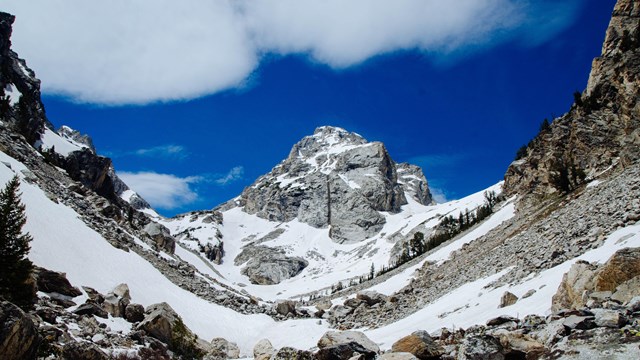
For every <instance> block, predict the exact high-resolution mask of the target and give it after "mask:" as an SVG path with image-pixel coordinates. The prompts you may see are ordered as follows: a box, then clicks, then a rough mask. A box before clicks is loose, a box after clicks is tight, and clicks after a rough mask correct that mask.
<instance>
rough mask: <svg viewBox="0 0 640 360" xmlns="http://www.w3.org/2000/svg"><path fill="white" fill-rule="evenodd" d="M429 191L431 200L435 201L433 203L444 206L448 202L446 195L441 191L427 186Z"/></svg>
mask: <svg viewBox="0 0 640 360" xmlns="http://www.w3.org/2000/svg"><path fill="white" fill-rule="evenodd" d="M429 191H430V192H431V197H433V200H435V202H437V203H438V204H444V203H446V202H448V201H449V200H448V199H447V195H446V194H445V192H444V191H443V190H441V189H439V188H435V187H433V186H431V185H429Z"/></svg>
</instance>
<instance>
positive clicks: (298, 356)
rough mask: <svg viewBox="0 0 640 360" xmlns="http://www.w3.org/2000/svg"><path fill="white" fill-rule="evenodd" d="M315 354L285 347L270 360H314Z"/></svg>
mask: <svg viewBox="0 0 640 360" xmlns="http://www.w3.org/2000/svg"><path fill="white" fill-rule="evenodd" d="M313 359H314V357H313V354H312V353H310V352H309V351H305V350H298V349H294V348H292V347H283V348H282V349H280V350H278V351H277V352H276V353H275V354H273V355H272V356H271V359H270V360H313Z"/></svg>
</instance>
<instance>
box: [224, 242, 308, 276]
mask: <svg viewBox="0 0 640 360" xmlns="http://www.w3.org/2000/svg"><path fill="white" fill-rule="evenodd" d="M245 262H246V265H245V266H244V268H242V274H243V275H246V276H247V277H249V281H251V283H252V284H259V285H274V284H278V283H280V282H281V281H282V280H286V279H289V278H292V277H294V276H296V275H298V274H299V273H300V272H301V271H302V270H304V269H305V268H306V267H307V265H309V262H308V261H306V260H305V259H302V258H299V257H288V256H286V255H285V254H284V251H282V250H278V249H273V248H269V247H266V246H247V247H245V248H244V250H242V252H241V253H240V254H238V256H237V257H236V258H235V259H234V263H235V264H236V265H241V264H243V263H245Z"/></svg>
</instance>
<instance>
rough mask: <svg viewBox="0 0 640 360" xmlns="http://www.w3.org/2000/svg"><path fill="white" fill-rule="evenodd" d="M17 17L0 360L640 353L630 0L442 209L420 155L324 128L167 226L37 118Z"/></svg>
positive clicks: (10, 66) (639, 94)
mask: <svg viewBox="0 0 640 360" xmlns="http://www.w3.org/2000/svg"><path fill="white" fill-rule="evenodd" d="M13 21H14V17H13V16H12V15H9V14H5V13H0V90H1V91H2V94H0V183H1V184H12V183H13V184H18V186H19V190H18V191H17V192H16V194H18V195H16V196H15V197H13V198H12V199H10V200H11V201H9V200H5V199H7V195H5V192H6V191H9V190H4V191H3V192H2V194H0V198H1V199H3V200H2V201H3V202H4V203H3V206H2V209H0V210H1V211H0V215H2V216H6V215H3V214H5V213H6V212H5V210H4V209H5V208H7V209H10V210H11V211H10V212H9V213H10V214H13V215H12V216H13V217H12V219H13V221H6V220H3V221H4V222H2V223H1V224H2V225H3V227H2V228H1V229H0V230H2V231H5V232H6V233H7V234H10V235H13V237H11V240H12V241H14V242H13V244H18V245H19V244H20V242H19V241H17V240H16V239H15V238H16V234H15V230H16V226H15V225H13V224H18V225H19V224H20V223H21V222H20V221H19V218H20V216H19V215H20V214H22V215H24V217H25V219H26V223H25V224H24V226H22V227H21V231H23V232H24V233H25V234H26V233H28V234H29V236H27V237H20V238H19V239H21V240H22V241H23V242H24V241H26V242H27V243H28V245H29V246H28V247H27V249H26V250H24V251H25V252H28V259H29V261H30V262H31V263H33V266H31V265H30V263H28V262H25V261H23V262H16V261H15V260H16V256H13V257H12V256H9V255H5V252H0V256H2V257H3V258H2V259H1V260H2V262H1V263H0V264H1V265H2V266H5V264H9V263H10V262H11V261H14V262H12V263H11V264H14V265H15V266H14V265H12V266H13V267H12V268H11V269H12V270H11V271H14V270H15V269H23V270H25V269H26V270H25V271H26V276H25V277H24V278H23V279H21V280H20V283H15V284H13V285H12V286H13V287H12V286H5V285H3V286H0V358H2V359H120V360H122V359H236V358H253V359H261V360H266V359H269V360H276V359H327V360H334V359H337V360H342V359H344V360H354V359H443V360H444V359H451V360H453V359H458V360H466V359H638V358H640V250H639V249H640V150H639V149H640V140H639V139H640V137H639V134H640V133H639V132H640V130H639V125H640V111H639V109H640V105H638V99H639V98H640V90H639V89H640V35H639V34H640V5H639V3H638V2H637V1H632V0H618V2H617V4H616V6H615V8H614V9H613V15H612V19H611V23H610V25H609V28H608V30H607V32H606V38H605V42H604V45H603V48H602V53H601V54H600V56H599V57H598V58H596V59H595V60H594V62H593V68H592V71H591V74H590V77H589V82H588V85H587V87H586V89H585V90H584V91H583V92H582V93H576V94H575V95H574V99H575V103H574V104H573V105H572V106H571V108H570V109H568V112H567V113H566V114H565V115H563V116H561V117H559V118H557V119H554V120H553V121H552V122H550V123H546V124H543V125H544V126H543V127H542V128H541V130H540V133H539V134H537V135H536V136H535V137H534V138H533V140H532V141H531V142H530V143H529V144H528V145H527V146H526V147H524V148H523V149H522V151H520V152H519V153H518V159H517V160H516V161H514V162H513V163H512V164H511V165H510V166H509V167H508V169H506V174H505V177H504V181H500V182H498V181H496V184H495V185H493V186H491V187H489V188H487V189H484V190H482V191H479V192H477V193H475V194H471V195H468V196H466V197H464V198H461V199H458V200H454V201H450V202H446V203H442V204H436V203H435V202H434V201H433V198H432V195H431V192H430V190H429V186H428V183H427V180H426V179H425V176H424V174H423V171H422V169H420V168H419V167H417V166H415V165H411V164H407V163H396V162H395V161H393V160H392V157H391V156H390V154H389V153H388V151H387V150H386V148H385V146H384V144H382V143H380V142H369V141H367V140H365V139H364V138H363V137H362V136H360V135H358V134H356V133H352V132H349V131H347V130H345V129H341V128H337V127H331V126H323V127H320V128H318V129H316V130H315V132H314V133H313V134H312V135H309V136H306V137H304V138H303V139H301V140H300V141H299V142H298V143H296V144H294V145H293V147H292V149H291V151H290V153H289V155H288V157H287V158H286V159H284V160H283V161H282V162H281V163H280V164H278V165H276V166H275V167H274V168H273V169H272V170H271V171H270V172H269V173H268V174H265V175H263V176H261V177H259V178H258V179H257V180H256V181H255V182H254V183H253V184H252V185H250V186H248V187H247V188H246V189H245V190H244V191H243V192H242V193H241V194H239V195H238V196H237V197H235V198H234V199H232V200H229V201H227V202H225V203H223V204H221V205H219V206H217V207H215V208H213V209H207V210H201V211H193V212H190V213H186V214H181V215H178V216H175V217H173V218H165V217H162V216H160V215H159V214H158V213H156V212H155V211H154V210H153V209H152V208H151V206H150V205H149V204H148V203H147V202H146V201H145V200H144V199H142V197H141V196H140V195H138V194H136V193H135V192H134V191H133V190H131V189H130V188H129V187H128V186H127V185H126V184H125V183H124V182H123V181H122V179H120V178H118V176H117V174H116V171H115V168H114V165H113V162H112V161H111V159H109V158H107V157H104V156H101V155H99V154H100V149H96V148H95V147H94V145H93V142H92V141H91V138H90V137H89V136H88V135H83V134H80V133H79V132H77V131H75V130H73V129H71V128H69V127H66V126H62V127H60V128H59V130H58V131H54V130H53V129H54V127H53V125H52V124H51V123H50V121H49V120H48V119H47V117H46V113H45V111H44V105H43V103H42V101H41V99H40V81H39V80H38V79H37V78H36V74H35V73H34V72H33V71H32V70H31V69H29V67H28V66H27V62H26V61H25V60H23V59H21V58H19V56H18V54H16V53H15V52H14V51H13V50H11V41H10V36H11V32H12V23H13ZM427 170H429V169H427ZM12 179H15V180H12ZM7 189H9V188H7ZM17 198H19V199H20V202H19V203H18V202H17ZM16 219H17V220H16ZM11 230H13V233H10V231H11ZM3 234H4V233H3ZM3 236H4V235H3ZM9 238H10V237H9V236H6V237H3V238H2V239H3V241H5V242H6V241H8V240H6V239H9ZM29 239H31V240H30V241H28V240H29ZM0 246H4V243H2V244H0ZM16 246H17V245H16ZM5 248H6V249H7V254H8V252H9V251H10V250H12V249H15V246H14V247H5ZM3 251H4V248H3ZM23 260H24V259H23ZM16 264H20V266H18V265H16ZM3 269H5V267H3ZM3 271H5V270H3ZM15 271H17V270H15ZM6 274H10V271H6ZM8 276H9V275H7V278H8ZM25 279H26V280H25ZM2 280H3V281H4V280H5V278H2ZM3 284H5V283H4V282H3ZM25 299H27V300H28V301H26V300H25ZM18 300H20V301H18Z"/></svg>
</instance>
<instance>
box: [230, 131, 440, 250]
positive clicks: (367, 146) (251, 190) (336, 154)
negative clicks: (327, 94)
mask: <svg viewBox="0 0 640 360" xmlns="http://www.w3.org/2000/svg"><path fill="white" fill-rule="evenodd" d="M398 167H399V166H398V165H397V164H396V163H395V162H394V161H393V160H392V159H391V157H390V156H389V154H388V153H387V150H386V149H385V147H384V145H383V144H381V143H378V142H373V143H369V142H367V141H366V140H365V139H363V138H362V137H361V136H360V135H358V134H354V133H349V132H347V131H345V130H343V129H339V128H334V127H328V126H325V127H320V128H318V129H316V131H315V133H314V134H313V135H312V136H307V137H305V138H303V139H302V140H300V142H298V143H297V144H295V145H294V146H293V148H292V149H291V152H290V153H289V157H288V158H287V159H286V160H284V161H283V162H282V163H280V164H279V165H278V166H276V167H275V168H274V169H273V170H272V171H271V172H270V173H269V174H266V175H264V176H262V177H260V178H259V179H258V180H256V182H255V183H254V184H253V185H252V186H249V187H247V188H246V189H245V191H244V192H243V193H242V197H241V200H240V203H241V205H243V206H244V207H243V209H244V211H246V212H248V213H250V214H256V215H258V216H260V217H262V218H265V219H268V220H271V221H281V222H286V221H290V220H293V219H294V218H298V219H299V220H300V221H301V222H304V223H306V224H309V225H311V226H313V227H317V228H325V227H330V229H331V232H330V237H331V239H333V240H334V241H335V242H338V243H356V242H360V241H363V240H365V239H367V238H369V237H371V236H373V235H375V234H376V233H378V232H379V231H380V230H381V229H382V227H383V226H384V223H385V218H384V216H382V214H380V212H381V211H389V212H398V211H399V210H400V207H401V206H402V205H403V204H406V202H407V200H406V195H405V192H406V193H407V194H409V195H410V196H412V197H414V199H416V200H417V201H418V202H420V203H425V204H429V203H431V201H432V200H431V194H430V193H429V190H428V185H427V182H426V180H425V179H424V175H422V173H421V171H419V169H418V168H417V167H411V166H409V165H407V166H401V167H400V168H401V169H403V171H402V174H403V175H404V176H403V177H402V178H399V177H398Z"/></svg>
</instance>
